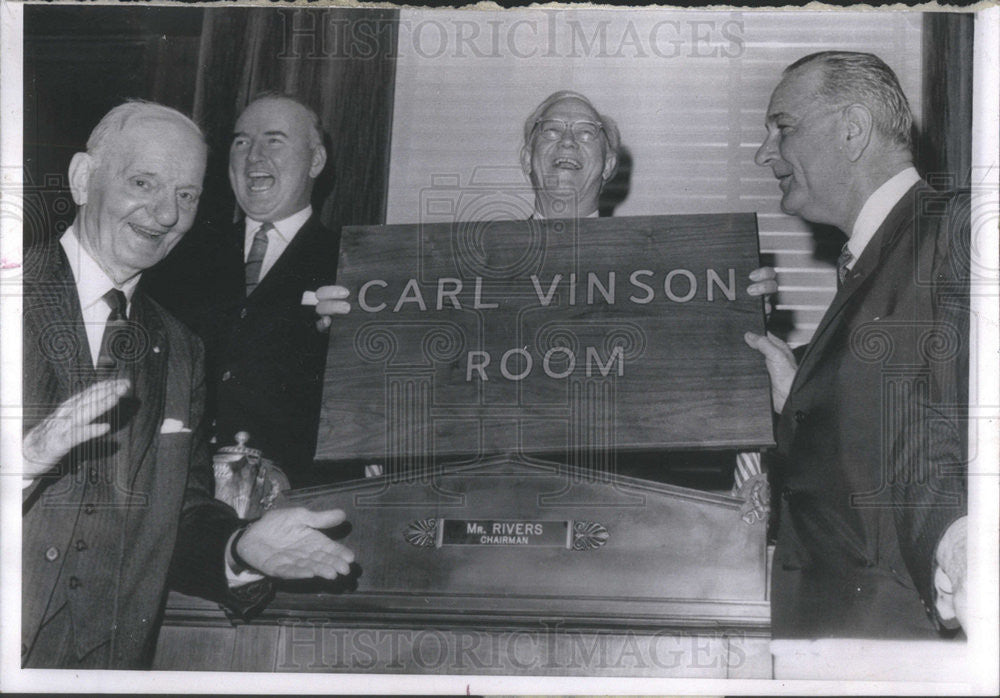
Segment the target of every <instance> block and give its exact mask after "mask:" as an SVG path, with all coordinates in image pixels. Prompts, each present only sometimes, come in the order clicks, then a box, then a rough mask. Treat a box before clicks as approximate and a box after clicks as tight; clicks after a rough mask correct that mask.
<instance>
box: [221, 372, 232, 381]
mask: <svg viewBox="0 0 1000 698" xmlns="http://www.w3.org/2000/svg"><path fill="white" fill-rule="evenodd" d="M232 377H233V372H232V371H226V372H225V373H223V374H222V382H223V383H225V382H226V381H227V380H229V379H230V378H232Z"/></svg>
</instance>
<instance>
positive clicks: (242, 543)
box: [236, 507, 354, 579]
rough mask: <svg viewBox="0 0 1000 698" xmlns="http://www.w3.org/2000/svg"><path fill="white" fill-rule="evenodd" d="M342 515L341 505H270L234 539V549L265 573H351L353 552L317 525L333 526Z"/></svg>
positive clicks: (294, 576)
mask: <svg viewBox="0 0 1000 698" xmlns="http://www.w3.org/2000/svg"><path fill="white" fill-rule="evenodd" d="M345 518H346V517H345V514H344V512H343V511H341V510H340V509H330V510H328V511H312V510H310V509H306V508H305V507H288V508H281V509H270V510H268V511H267V512H266V513H265V514H264V516H263V517H261V518H260V519H259V520H258V521H255V522H254V523H252V524H250V526H249V527H248V528H247V530H246V533H244V534H243V536H242V537H241V538H240V539H239V541H238V542H237V545H236V553H237V554H238V555H239V556H240V557H242V558H243V559H244V560H245V561H246V562H247V563H248V564H249V565H251V566H252V567H253V568H254V569H255V570H257V571H258V572H260V573H262V574H265V575H267V576H268V577H277V578H279V579H308V578H311V577H324V578H326V579H336V578H337V576H338V575H347V574H349V573H350V570H351V563H352V562H354V553H353V552H352V551H351V549H350V548H348V547H346V546H344V545H341V544H340V543H337V542H336V541H332V540H330V539H329V538H328V537H327V536H326V535H324V534H323V533H322V532H321V530H319V529H325V528H332V527H334V526H336V525H337V524H339V523H341V522H343V521H344V519H345Z"/></svg>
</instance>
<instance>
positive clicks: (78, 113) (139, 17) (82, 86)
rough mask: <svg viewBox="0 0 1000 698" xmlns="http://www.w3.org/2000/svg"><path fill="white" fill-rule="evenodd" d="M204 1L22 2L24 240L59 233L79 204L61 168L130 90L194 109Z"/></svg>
mask: <svg viewBox="0 0 1000 698" xmlns="http://www.w3.org/2000/svg"><path fill="white" fill-rule="evenodd" d="M202 13H203V11H202V10H201V9H200V8H175V7H134V8H123V7H105V6H101V7H93V6H88V7H70V6H63V7H52V6H50V5H26V6H25V8H24V108H23V119H24V196H25V198H24V210H25V217H24V223H25V224H24V244H25V246H29V245H31V244H35V243H41V242H44V241H45V240H47V239H48V238H50V237H52V236H54V235H59V234H61V233H62V231H64V230H65V229H66V227H67V226H68V225H69V224H70V223H71V222H72V221H73V218H74V216H75V215H76V207H75V205H74V204H73V199H72V197H71V196H70V193H69V182H68V180H67V175H66V171H67V169H68V168H69V163H70V159H71V158H72V157H73V154H74V153H77V152H79V151H81V150H84V149H85V147H86V143H87V137H88V135H89V134H90V131H91V129H93V128H94V126H96V125H97V122H98V121H100V120H101V117H103V116H104V115H105V114H106V113H107V112H108V110H110V109H111V108H112V107H114V106H117V105H118V104H121V103H122V102H123V101H125V100H126V99H132V98H142V99H148V100H151V101H154V102H159V103H161V104H166V105H167V106H170V107H174V108H175V109H180V110H181V111H183V112H185V113H190V112H191V107H192V105H193V103H194V86H195V79H194V78H195V73H196V70H197V63H198V47H199V41H200V39H199V35H200V33H201V27H202V23H203V22H202V20H203V17H202Z"/></svg>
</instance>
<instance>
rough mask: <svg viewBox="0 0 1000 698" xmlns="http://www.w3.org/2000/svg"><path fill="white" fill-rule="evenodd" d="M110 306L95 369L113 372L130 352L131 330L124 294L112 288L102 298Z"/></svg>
mask: <svg viewBox="0 0 1000 698" xmlns="http://www.w3.org/2000/svg"><path fill="white" fill-rule="evenodd" d="M103 298H104V300H105V302H106V303H107V304H108V305H109V306H111V314H110V315H108V319H107V321H106V322H105V323H104V335H103V336H102V337H101V350H100V352H99V353H98V355H97V369H98V370H100V371H113V370H115V369H116V368H118V367H119V366H118V363H119V361H120V360H121V359H123V358H126V356H127V355H128V353H129V352H130V351H131V350H132V341H131V330H130V328H129V326H128V312H127V309H128V300H127V299H126V298H125V294H124V293H122V292H121V291H119V290H118V289H117V288H113V289H111V290H110V291H108V292H107V293H105V294H104V296H103Z"/></svg>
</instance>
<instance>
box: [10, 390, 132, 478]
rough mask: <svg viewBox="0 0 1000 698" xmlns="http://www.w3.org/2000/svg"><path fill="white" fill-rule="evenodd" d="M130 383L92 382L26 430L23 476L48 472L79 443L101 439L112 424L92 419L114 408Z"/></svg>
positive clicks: (27, 476) (22, 447) (33, 475)
mask: <svg viewBox="0 0 1000 698" xmlns="http://www.w3.org/2000/svg"><path fill="white" fill-rule="evenodd" d="M128 389H129V382H128V380H127V379H124V378H119V379H112V380H104V381H100V382H98V383H94V384H93V385H92V386H90V387H89V388H87V389H86V390H81V391H80V392H79V393H77V394H76V395H74V396H73V397H71V398H69V399H68V400H66V401H65V402H64V403H62V404H61V405H59V407H57V408H56V409H55V411H54V412H53V413H52V414H50V415H49V416H48V417H46V418H45V419H43V420H42V421H41V422H39V423H38V424H36V425H35V427H34V428H33V429H32V430H31V431H29V432H28V433H27V434H26V435H25V437H24V443H23V444H22V445H21V449H22V453H23V454H24V467H25V472H24V477H25V478H33V477H37V476H38V475H41V474H43V473H45V472H48V471H49V470H50V469H51V468H52V466H54V465H55V464H56V463H58V462H59V461H60V460H62V458H63V456H65V455H66V454H67V453H69V452H70V451H71V450H73V449H74V448H76V447H77V446H79V445H80V444H82V443H84V442H86V441H90V440H91V439H96V438H97V437H99V436H104V435H105V434H107V433H108V431H109V430H110V429H111V425H110V424H107V423H104V422H99V423H97V424H94V420H95V419H97V418H98V417H100V416H101V415H102V414H104V413H105V412H107V411H108V410H110V409H111V408H112V407H114V406H115V405H116V404H117V403H118V401H119V400H120V399H121V398H122V397H123V396H124V395H125V393H127V392H128Z"/></svg>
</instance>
